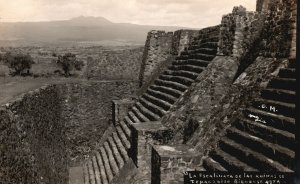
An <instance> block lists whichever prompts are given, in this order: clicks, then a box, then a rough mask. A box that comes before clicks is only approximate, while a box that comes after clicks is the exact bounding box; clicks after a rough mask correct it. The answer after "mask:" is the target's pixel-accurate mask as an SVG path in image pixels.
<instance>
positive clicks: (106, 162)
mask: <svg viewBox="0 0 300 184" xmlns="http://www.w3.org/2000/svg"><path fill="white" fill-rule="evenodd" d="M100 155H101V158H102V160H103V163H104V168H105V171H106V176H107V179H108V182H110V181H111V180H112V179H113V171H112V169H111V167H110V164H109V157H108V156H107V154H106V151H105V148H104V147H103V146H102V147H101V148H100Z"/></svg>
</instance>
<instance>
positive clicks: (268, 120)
mask: <svg viewBox="0 0 300 184" xmlns="http://www.w3.org/2000/svg"><path fill="white" fill-rule="evenodd" d="M295 77H296V72H295V60H290V64H289V67H288V68H285V69H281V70H280V72H279V74H278V76H277V77H276V78H275V79H273V80H271V81H270V82H269V84H268V86H267V88H266V89H265V90H263V91H262V92H261V96H260V98H258V99H255V100H254V101H253V103H252V106H251V107H250V108H248V109H246V110H245V111H244V117H243V118H239V119H238V120H237V121H236V122H235V123H234V124H233V125H232V126H231V127H230V128H228V129H227V132H226V135H225V137H223V138H221V140H220V141H219V145H218V147H217V148H216V149H215V150H213V151H211V152H210V154H209V156H208V157H207V158H205V159H204V161H203V167H204V168H205V169H206V170H210V171H212V170H216V171H241V170H244V171H264V172H267V171H280V172H293V165H294V163H293V160H294V158H295V152H294V150H295V144H296V143H295V131H296V130H295V128H296V127H295V114H296V112H295V100H296V92H295V90H296V79H295Z"/></svg>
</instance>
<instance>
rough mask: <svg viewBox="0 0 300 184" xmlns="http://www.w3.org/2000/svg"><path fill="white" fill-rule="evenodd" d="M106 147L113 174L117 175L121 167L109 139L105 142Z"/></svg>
mask: <svg viewBox="0 0 300 184" xmlns="http://www.w3.org/2000/svg"><path fill="white" fill-rule="evenodd" d="M104 148H105V152H106V155H107V156H108V160H109V165H110V168H111V170H112V173H113V176H114V175H117V174H118V173H119V167H118V165H117V162H116V160H115V157H114V156H113V152H112V150H111V148H110V147H109V144H108V142H107V141H106V142H105V143H104Z"/></svg>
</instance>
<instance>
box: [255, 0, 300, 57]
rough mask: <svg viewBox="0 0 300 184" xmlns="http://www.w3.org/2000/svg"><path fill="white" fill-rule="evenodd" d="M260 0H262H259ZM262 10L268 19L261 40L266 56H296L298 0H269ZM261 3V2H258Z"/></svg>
mask: <svg viewBox="0 0 300 184" xmlns="http://www.w3.org/2000/svg"><path fill="white" fill-rule="evenodd" d="M258 2H260V1H258ZM261 3H263V4H266V6H263V8H265V9H262V8H259V6H258V10H262V11H263V12H265V14H266V21H265V25H264V30H263V39H262V42H261V47H262V49H261V50H262V52H261V56H264V57H277V58H287V57H290V58H295V57H296V17H297V3H296V0H268V1H266V0H265V1H262V2H261ZM258 4H259V3H258Z"/></svg>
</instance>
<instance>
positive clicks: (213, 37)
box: [200, 35, 219, 43]
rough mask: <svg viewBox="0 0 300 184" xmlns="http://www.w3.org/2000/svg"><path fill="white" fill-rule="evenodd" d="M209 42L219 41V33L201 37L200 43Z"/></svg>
mask: <svg viewBox="0 0 300 184" xmlns="http://www.w3.org/2000/svg"><path fill="white" fill-rule="evenodd" d="M207 42H217V43H218V42H219V35H212V36H209V37H205V38H203V39H200V43H207Z"/></svg>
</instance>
